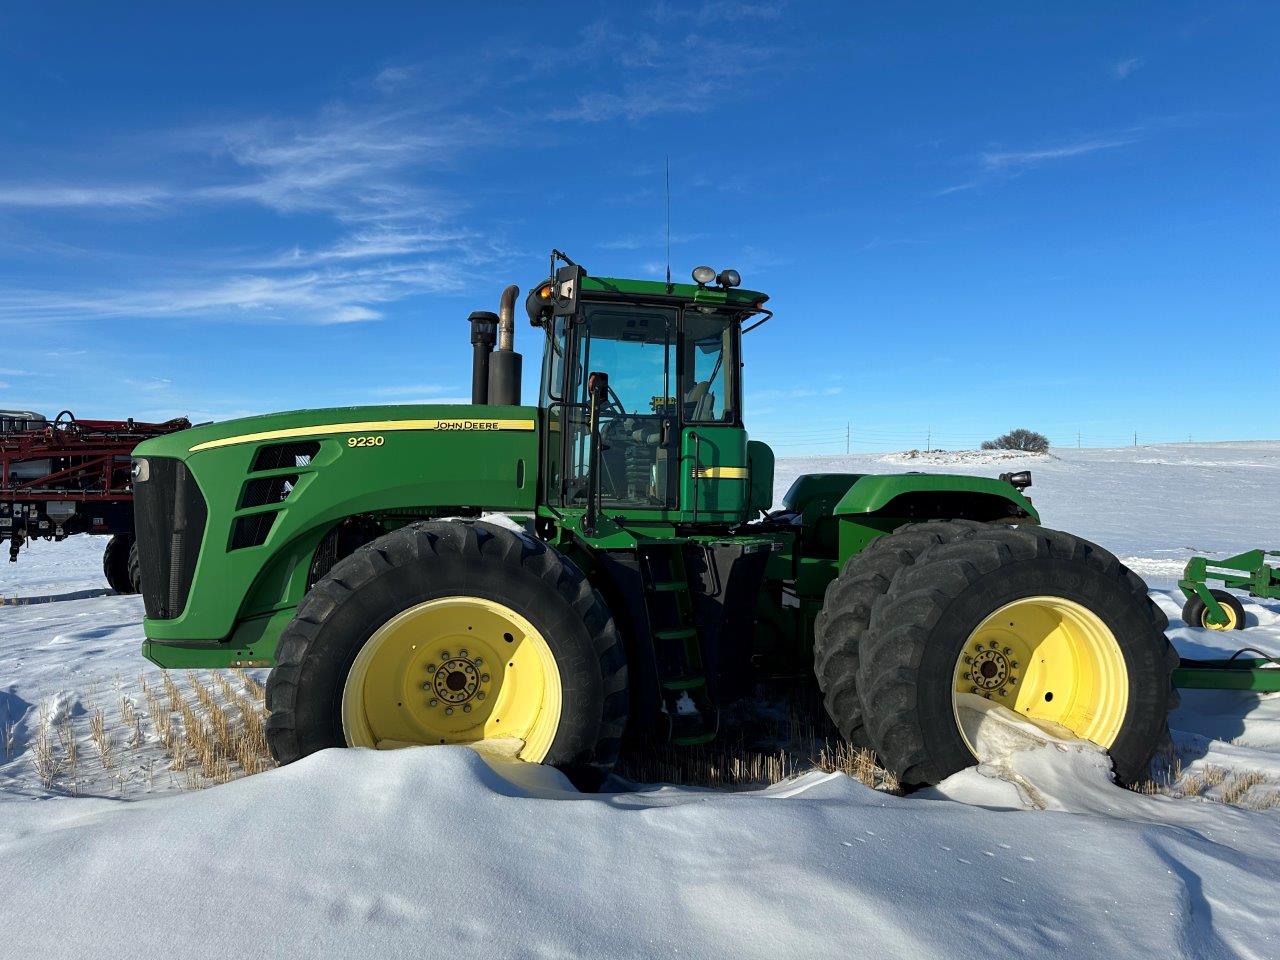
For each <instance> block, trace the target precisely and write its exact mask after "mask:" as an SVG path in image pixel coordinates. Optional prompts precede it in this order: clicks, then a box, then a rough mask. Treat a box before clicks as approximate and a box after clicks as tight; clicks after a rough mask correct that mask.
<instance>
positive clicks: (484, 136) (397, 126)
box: [0, 70, 501, 324]
mask: <svg viewBox="0 0 1280 960" xmlns="http://www.w3.org/2000/svg"><path fill="white" fill-rule="evenodd" d="M386 74H387V71H386V70H384V71H382V73H380V74H379V75H378V76H379V77H380V78H382V81H383V82H382V86H384V87H386V86H388V85H389V84H390V82H391V81H392V80H393V79H396V77H399V75H395V76H386ZM401 79H405V78H403V77H401ZM491 135H492V133H491V131H490V130H488V129H487V128H486V127H485V125H484V124H482V123H480V122H478V121H476V120H474V119H472V118H469V117H467V116H466V115H465V114H462V113H457V114H451V115H449V116H435V115H432V114H430V113H429V112H427V111H425V110H423V109H419V108H398V107H395V106H394V105H389V104H384V103H381V102H375V103H367V102H366V103H363V104H359V105H358V106H354V107H353V106H348V105H344V104H332V105H330V106H328V107H326V108H324V109H322V110H321V111H319V112H318V113H317V114H316V115H314V116H312V117H310V118H292V119H286V118H272V119H260V120H254V121H245V122H241V123H231V124H221V125H215V126H209V127H199V128H190V129H184V130H180V131H176V132H168V133H163V132H162V133H157V134H154V135H152V136H151V137H150V138H149V140H150V141H152V142H151V143H150V144H149V146H150V147H151V149H152V156H153V157H154V158H155V163H154V166H155V169H157V170H159V171H165V170H169V171H173V175H172V179H171V180H170V181H169V182H161V181H159V180H158V181H157V183H156V184H154V185H143V184H130V185H124V186H121V185H108V184H94V183H89V182H86V183H79V184H62V183H59V184H51V183H33V184H22V183H18V184H14V183H10V184H0V207H3V206H9V207H23V208H30V209H35V208H45V209H62V208H70V207H75V208H80V209H84V210H90V209H94V208H97V209H103V210H108V209H110V210H116V211H122V212H123V213H126V214H127V213H128V212H130V211H132V210H136V211H137V212H139V214H140V215H143V214H144V215H146V216H148V217H154V216H164V215H174V216H179V215H186V214H187V213H189V212H197V213H201V212H217V211H219V210H221V209H227V210H229V211H230V210H234V209H235V207H236V206H238V205H243V204H249V205H254V206H258V207H261V208H264V209H266V210H270V211H273V212H274V213H277V214H280V215H281V218H282V220H281V222H282V223H284V224H286V225H287V224H289V223H290V222H297V223H298V229H299V230H305V233H306V235H307V236H308V237H314V236H316V235H317V234H321V235H323V234H324V233H325V232H328V233H330V234H331V235H332V239H331V240H330V241H329V242H328V243H326V244H324V245H321V246H304V245H302V244H297V245H294V246H292V247H288V248H285V249H275V250H265V251H261V252H252V251H250V250H241V251H238V252H237V254H236V255H235V256H234V257H226V256H210V257H207V258H205V259H203V260H198V261H196V262H194V263H193V264H191V265H189V266H188V267H186V268H182V267H179V266H177V265H175V263H174V262H173V261H172V260H169V261H168V262H166V263H165V272H166V273H167V274H168V276H167V277H166V279H164V280H163V281H156V280H154V279H153V278H154V276H155V272H154V271H147V272H145V273H144V272H143V271H141V270H139V271H138V272H137V274H136V280H135V282H133V283H132V284H121V285H117V286H115V287H113V288H99V289H87V290H82V291H79V292H76V291H73V292H70V293H69V292H67V291H66V290H65V289H57V290H41V289H35V288H25V289H24V288H20V287H14V286H9V287H8V288H7V289H5V290H4V291H3V292H0V323H7V324H21V323H30V322H35V321H49V320H76V319H84V320H91V319H107V318H116V317H162V316H163V317H189V318H198V319H205V320H226V321H233V322H244V321H254V322H270V323H319V324H330V323H353V322H360V321H367V320H376V319H378V318H379V317H380V316H381V315H382V308H383V307H384V305H386V304H388V303H391V302H394V301H396V300H400V299H403V298H404V297H407V296H411V295H414V294H419V293H440V292H454V291H457V290H460V289H462V288H463V287H464V286H465V284H466V282H467V280H468V279H469V277H470V276H471V275H472V273H473V272H474V267H475V266H476V265H478V264H482V263H485V262H487V261H489V260H491V259H493V258H494V257H495V256H496V255H497V254H498V253H499V251H500V250H501V247H500V245H499V244H497V243H495V242H494V241H493V240H491V239H481V238H480V237H479V236H478V235H476V234H474V233H472V232H471V231H468V230H463V229H462V228H460V227H458V226H457V225H456V221H457V217H458V214H459V213H460V211H461V210H462V209H463V208H464V207H463V204H462V203H461V202H460V201H459V200H458V199H457V198H455V197H452V196H449V195H447V194H444V193H442V192H440V191H438V190H436V189H434V188H433V187H432V186H431V181H432V177H431V172H432V171H434V170H437V169H442V168H445V167H447V166H449V165H450V164H452V163H454V162H456V161H457V160H458V158H460V157H462V156H464V155H465V154H466V153H467V152H468V151H470V150H474V149H476V148H477V147H478V146H481V145H483V144H484V143H487V142H488V141H489V140H490V139H491ZM193 156H198V157H199V158H200V159H201V162H200V163H192V162H191V159H192V157H193ZM192 171H198V176H199V179H196V176H197V174H196V173H193V172H192ZM315 216H320V217H322V218H327V219H328V221H329V223H330V224H331V229H329V230H328V231H326V230H325V229H324V228H323V227H319V228H318V227H317V225H316V223H315V220H314V217H315ZM289 218H295V220H294V221H291V220H290V219H289Z"/></svg>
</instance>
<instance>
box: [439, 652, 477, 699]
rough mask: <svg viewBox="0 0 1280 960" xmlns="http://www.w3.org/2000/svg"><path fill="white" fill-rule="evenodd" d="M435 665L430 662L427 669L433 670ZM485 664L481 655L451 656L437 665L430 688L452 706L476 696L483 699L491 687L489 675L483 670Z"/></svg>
mask: <svg viewBox="0 0 1280 960" xmlns="http://www.w3.org/2000/svg"><path fill="white" fill-rule="evenodd" d="M433 666H435V665H434V664H429V665H428V666H427V670H428V671H431V668H432V667H433ZM483 666H484V660H483V658H481V657H475V658H474V659H471V658H469V657H466V656H463V655H458V656H453V657H449V658H448V659H447V660H445V661H444V662H443V663H441V664H440V665H439V666H437V667H435V670H434V672H433V673H432V674H431V676H430V678H429V680H428V685H429V688H430V690H431V691H432V693H434V694H435V697H436V698H437V699H438V700H440V701H441V702H442V703H446V704H449V705H451V706H459V705H461V704H464V703H467V702H469V701H471V700H474V699H476V698H479V699H481V700H483V699H485V696H486V694H487V693H488V691H489V687H490V678H489V675H488V674H487V673H482V672H481V670H482V668H483ZM482 678H483V679H482Z"/></svg>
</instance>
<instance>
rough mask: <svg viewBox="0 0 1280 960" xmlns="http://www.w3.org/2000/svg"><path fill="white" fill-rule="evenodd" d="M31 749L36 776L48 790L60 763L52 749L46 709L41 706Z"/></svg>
mask: <svg viewBox="0 0 1280 960" xmlns="http://www.w3.org/2000/svg"><path fill="white" fill-rule="evenodd" d="M31 751H32V754H33V755H34V758H35V765H36V777H37V778H38V779H39V780H40V783H41V785H42V786H43V787H44V788H45V789H46V790H48V789H50V788H52V787H53V782H54V780H55V779H57V776H58V772H59V770H60V769H61V766H62V764H61V763H60V762H59V761H58V757H57V754H56V753H55V751H54V746H53V730H52V724H51V722H50V718H49V714H48V711H46V710H45V708H43V707H41V708H40V717H39V720H38V721H37V724H36V737H35V741H34V742H33V743H32V745H31Z"/></svg>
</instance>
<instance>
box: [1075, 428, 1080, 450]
mask: <svg viewBox="0 0 1280 960" xmlns="http://www.w3.org/2000/svg"><path fill="white" fill-rule="evenodd" d="M1076 449H1077V450H1079V449H1080V431H1079V430H1077V431H1076Z"/></svg>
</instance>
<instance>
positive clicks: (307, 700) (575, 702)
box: [294, 554, 604, 764]
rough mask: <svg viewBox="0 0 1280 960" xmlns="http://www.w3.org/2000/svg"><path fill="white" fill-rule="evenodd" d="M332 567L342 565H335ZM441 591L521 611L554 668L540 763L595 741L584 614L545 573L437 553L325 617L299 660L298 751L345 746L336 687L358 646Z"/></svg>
mask: <svg viewBox="0 0 1280 960" xmlns="http://www.w3.org/2000/svg"><path fill="white" fill-rule="evenodd" d="M334 572H335V573H340V571H339V570H338V568H335V571H334ZM445 597H479V598H481V599H485V600H490V601H493V602H495V603H500V604H502V605H504V606H506V607H509V608H510V609H511V610H513V611H515V612H517V613H519V614H520V615H521V616H523V617H524V618H525V619H527V620H528V621H529V622H530V623H531V624H532V625H533V626H534V628H535V629H537V630H538V632H539V633H541V634H542V637H543V639H544V640H545V641H546V642H547V645H548V646H549V647H550V649H551V653H552V655H553V657H554V658H555V661H556V665H557V666H558V668H559V671H560V684H561V716H560V724H559V728H558V730H557V732H556V736H555V738H554V740H553V741H552V744H551V748H550V750H549V751H548V753H547V756H546V758H545V759H544V760H543V762H544V763H548V764H567V763H571V762H574V761H575V760H577V759H578V758H579V757H580V756H582V755H583V753H584V752H588V751H590V750H591V748H592V747H593V746H594V744H595V742H596V737H597V734H598V729H599V726H600V718H601V713H602V710H603V701H604V681H603V678H602V676H601V670H600V662H599V657H598V655H597V654H596V652H595V650H594V649H593V646H592V639H591V636H590V634H589V633H588V631H587V629H586V627H585V625H584V623H583V621H582V618H581V617H580V616H579V615H578V614H577V612H576V611H575V610H574V609H573V607H572V606H571V605H570V604H569V603H568V602H567V601H566V600H565V599H564V597H563V596H561V595H560V594H559V593H558V592H557V591H556V590H555V588H554V587H553V586H552V585H551V584H549V583H548V582H547V581H545V580H543V579H541V578H540V577H538V576H537V575H536V574H534V573H533V572H531V571H529V570H526V569H524V568H522V567H520V566H518V565H515V564H511V563H505V562H496V561H495V560H494V559H493V558H481V557H479V556H466V557H464V556H457V555H448V554H445V555H441V556H433V557H424V558H420V559H418V560H415V561H412V562H410V563H405V564H401V565H397V566H393V567H391V568H390V569H388V570H386V571H384V572H383V573H381V574H380V575H379V576H377V577H376V578H374V579H373V580H371V581H370V582H368V583H366V584H364V585H362V586H361V587H360V589H358V590H356V591H355V592H353V593H351V594H349V595H348V596H347V598H346V599H345V600H344V601H342V602H340V603H339V604H338V605H337V606H336V607H335V609H334V610H333V611H332V612H331V613H330V614H329V615H328V616H327V617H326V618H325V621H324V623H323V624H322V625H321V626H320V627H319V629H318V630H317V631H316V634H315V637H314V638H313V640H312V643H311V647H310V651H309V655H308V656H307V657H306V658H305V659H304V661H303V662H302V664H301V667H300V675H299V683H298V690H297V696H296V701H295V707H294V711H295V722H296V730H297V735H298V746H299V748H300V753H301V754H302V755H304V756H305V755H306V754H309V753H312V752H314V751H316V750H321V749H324V748H326V747H341V746H345V745H346V742H345V738H344V736H343V732H342V692H343V687H344V685H345V683H346V679H347V675H348V674H349V673H350V671H351V667H352V664H354V663H355V659H356V656H357V655H358V654H359V652H360V649H361V648H362V647H363V646H364V644H365V643H366V642H367V641H368V639H369V638H370V637H371V636H372V635H373V634H374V632H375V631H376V630H377V629H378V628H379V627H381V626H382V625H383V624H385V623H386V622H387V621H388V620H390V619H391V618H392V617H394V616H396V615H397V614H399V613H401V612H403V611H404V610H407V609H409V608H411V607H414V606H417V605H418V604H421V603H425V602H426V601H429V600H438V599H442V598H445Z"/></svg>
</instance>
